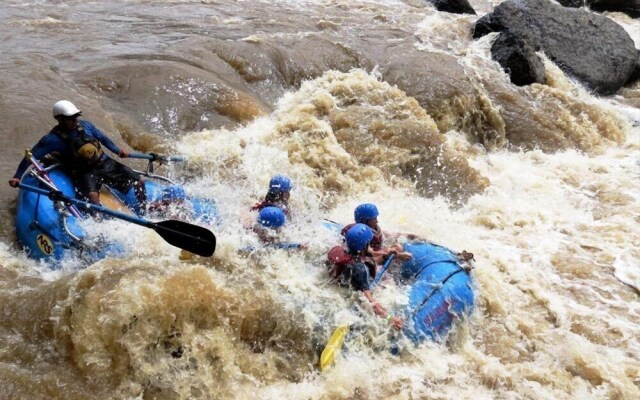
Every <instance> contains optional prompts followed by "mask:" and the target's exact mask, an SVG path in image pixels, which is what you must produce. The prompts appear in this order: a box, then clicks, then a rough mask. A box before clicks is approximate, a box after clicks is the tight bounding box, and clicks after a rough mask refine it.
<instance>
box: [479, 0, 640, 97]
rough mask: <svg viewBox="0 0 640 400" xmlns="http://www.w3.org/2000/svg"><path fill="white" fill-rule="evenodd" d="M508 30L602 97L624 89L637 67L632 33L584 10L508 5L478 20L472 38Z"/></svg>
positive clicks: (538, 1)
mask: <svg viewBox="0 0 640 400" xmlns="http://www.w3.org/2000/svg"><path fill="white" fill-rule="evenodd" d="M504 30H508V31H509V32H510V33H511V34H512V35H514V36H517V37H519V38H521V39H523V40H524V41H526V42H528V43H529V44H530V45H531V46H533V47H534V48H539V49H540V50H541V51H543V52H544V53H545V54H546V55H547V56H548V57H549V58H550V59H551V60H552V61H553V62H554V63H556V64H557V65H558V66H560V68H561V69H562V70H563V71H564V72H565V73H567V74H569V75H571V76H574V77H575V78H577V79H579V80H580V81H582V82H583V83H584V84H585V85H586V86H587V87H589V88H590V89H591V90H593V91H595V92H597V93H599V94H602V95H608V94H612V93H615V92H616V91H617V90H618V89H620V88H621V87H622V86H623V85H624V84H625V83H626V82H627V81H628V80H629V78H630V77H631V75H632V73H633V70H634V69H635V66H636V62H637V55H636V49H635V47H634V43H633V40H631V38H630V37H629V34H628V33H627V32H626V31H625V30H624V29H623V28H622V27H621V26H620V25H618V24H616V23H615V22H613V21H612V20H611V19H609V18H607V17H604V16H601V15H597V14H593V13H589V12H587V11H584V10H574V9H567V8H564V7H561V6H558V5H555V4H552V3H550V2H548V1H546V0H531V1H527V2H519V1H508V2H504V3H502V4H500V5H499V6H498V7H496V9H495V11H494V12H493V13H491V14H488V15H485V16H484V17H482V18H481V19H480V20H478V21H477V23H476V24H475V26H474V30H473V36H474V37H475V38H478V37H481V36H484V35H486V34H487V33H489V32H498V31H504ZM492 51H493V52H494V53H495V52H497V51H499V48H498V47H494V48H492ZM503 67H505V65H503Z"/></svg>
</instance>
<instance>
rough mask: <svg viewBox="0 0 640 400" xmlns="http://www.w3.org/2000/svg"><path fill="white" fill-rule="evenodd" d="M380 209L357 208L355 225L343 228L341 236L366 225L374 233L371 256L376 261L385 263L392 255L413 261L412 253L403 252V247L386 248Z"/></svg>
mask: <svg viewBox="0 0 640 400" xmlns="http://www.w3.org/2000/svg"><path fill="white" fill-rule="evenodd" d="M379 215H380V213H379V212H378V208H377V207H376V205H375V204H372V203H363V204H360V205H359V206H357V207H356V208H355V210H354V211H353V217H354V220H355V223H352V224H349V225H346V226H345V227H344V228H342V231H341V232H340V234H341V235H342V236H346V233H347V231H349V229H351V227H353V226H355V225H356V224H364V225H366V226H368V227H369V228H370V229H371V232H372V233H373V239H372V240H371V245H370V247H371V254H372V255H373V257H375V258H376V261H378V262H379V263H383V262H384V260H385V259H386V258H388V257H389V256H390V255H391V254H396V255H397V257H398V258H399V259H400V260H409V259H411V257H412V256H411V253H407V252H405V251H403V250H404V249H403V248H402V245H400V244H399V243H394V244H392V245H391V246H388V247H384V246H383V244H384V240H385V233H384V232H383V230H382V228H381V227H380V224H379V223H378V216H379Z"/></svg>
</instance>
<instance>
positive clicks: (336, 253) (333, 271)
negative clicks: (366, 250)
mask: <svg viewBox="0 0 640 400" xmlns="http://www.w3.org/2000/svg"><path fill="white" fill-rule="evenodd" d="M327 261H328V262H329V266H330V268H329V275H330V276H331V278H333V279H339V278H340V277H341V276H342V274H343V273H344V271H345V270H346V269H347V268H348V267H350V266H352V265H353V264H355V263H357V262H361V263H363V264H364V265H366V266H367V269H368V270H369V276H370V277H371V278H375V276H376V263H375V261H373V259H371V258H370V257H359V256H355V255H353V254H349V252H348V251H347V249H345V248H344V247H343V246H334V247H333V248H331V250H329V253H328V254H327Z"/></svg>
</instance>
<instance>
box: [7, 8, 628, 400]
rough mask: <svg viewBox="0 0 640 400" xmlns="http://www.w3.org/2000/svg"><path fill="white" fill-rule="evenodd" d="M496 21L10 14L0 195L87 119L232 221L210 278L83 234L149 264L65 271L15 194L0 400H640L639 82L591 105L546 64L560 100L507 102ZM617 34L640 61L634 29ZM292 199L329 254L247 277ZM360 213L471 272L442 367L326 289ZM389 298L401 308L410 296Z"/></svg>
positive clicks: (146, 242) (262, 267) (425, 15)
mask: <svg viewBox="0 0 640 400" xmlns="http://www.w3.org/2000/svg"><path fill="white" fill-rule="evenodd" d="M499 3H500V2H499V1H487V0H474V1H471V5H472V6H473V7H474V9H475V10H476V11H477V13H478V16H469V15H464V16H462V15H454V14H448V13H439V12H437V11H436V10H435V9H434V8H433V6H431V5H430V4H428V3H426V2H422V1H418V0H407V1H394V0H378V1H347V0H332V1H311V0H301V1H251V2H247V1H237V2H226V1H215V0H202V1H191V0H182V1H178V0H168V1H153V0H131V1H124V0H109V1H80V0H77V1H73V0H56V1H44V0H35V1H17V0H6V1H4V2H2V4H1V5H0V54H2V56H1V57H0V71H1V72H2V73H1V74H0V107H1V108H2V110H3V111H4V112H3V124H2V128H1V131H2V134H1V136H0V152H1V153H2V157H1V158H0V170H1V171H2V173H3V176H5V180H8V179H9V178H10V177H11V176H12V175H13V173H14V171H15V168H16V166H17V164H18V162H19V161H20V158H21V157H22V155H23V152H24V149H25V148H28V147H30V146H33V145H34V144H35V143H36V142H37V140H38V139H39V138H40V137H41V136H42V135H44V134H45V133H46V132H47V131H48V130H49V129H50V128H51V127H52V126H53V124H54V122H55V121H54V120H53V119H52V118H51V114H50V110H51V105H52V104H53V103H54V102H55V101H57V100H59V99H68V100H71V101H73V102H74V103H75V104H76V105H78V106H79V107H80V108H81V109H82V110H83V114H84V118H86V119H88V120H90V121H92V122H93V123H95V124H96V125H97V126H98V127H99V128H101V129H102V130H103V131H105V132H106V133H107V134H108V135H109V136H110V137H111V138H113V139H114V140H115V141H116V142H117V143H118V144H119V145H121V146H124V147H126V148H130V149H134V150H136V151H140V152H149V151H155V152H161V153H167V154H180V155H184V156H185V157H186V158H187V162H185V163H173V164H170V165H169V166H164V167H162V168H161V169H160V171H161V172H163V173H165V174H168V175H170V176H171V177H172V178H174V179H176V180H178V181H180V182H182V183H184V187H185V189H186V190H187V192H188V193H189V194H190V195H194V196H200V197H204V198H210V199H214V200H215V201H216V202H217V204H218V207H219V210H220V216H221V222H220V224H219V225H218V226H216V227H213V228H212V229H213V230H214V232H215V233H216V236H217V238H218V249H217V250H216V254H215V255H214V256H213V257H212V258H210V259H205V258H199V257H192V258H190V259H181V258H180V250H179V249H176V248H173V247H171V246H169V245H167V244H166V243H165V242H164V241H163V240H162V239H160V238H159V237H158V236H157V235H155V233H154V232H153V231H151V230H149V229H145V228H141V227H138V226H135V225H131V224H126V223H124V222H120V221H116V220H112V221H105V222H102V223H93V222H88V224H95V226H93V227H92V228H94V229H95V230H96V231H98V232H100V233H101V234H102V235H103V236H104V237H107V238H110V239H112V240H120V241H122V240H124V241H125V242H126V246H127V248H128V250H129V252H128V253H127V254H128V255H127V256H126V257H124V258H107V259H105V260H102V261H99V262H96V263H93V264H90V265H85V264H83V263H82V262H80V261H78V260H68V261H66V262H64V263H63V265H62V268H61V269H58V270H51V269H50V268H48V266H47V265H46V264H44V263H37V262H35V261H33V260H30V259H29V258H27V256H26V255H25V253H24V252H23V251H22V249H20V247H19V246H18V245H17V244H16V241H15V233H14V222H13V221H14V219H13V218H14V215H15V204H16V203H15V198H16V191H15V190H14V189H12V188H11V187H9V185H7V184H6V183H5V184H4V185H0V201H1V205H2V207H0V383H1V387H2V390H0V399H51V398H56V399H58V398H59V399H96V398H114V399H121V398H126V399H134V398H139V399H190V398H202V399H249V398H251V399H255V398H259V399H282V398H291V399H354V398H355V399H460V398H473V399H586V398H589V399H637V398H640V363H639V361H638V360H639V359H640V339H639V338H640V324H639V322H638V321H640V302H639V293H640V83H638V82H636V83H635V84H633V85H631V86H628V87H626V88H623V89H622V90H621V91H620V92H619V93H618V94H617V95H615V96H611V97H607V98H602V97H596V96H594V95H592V94H591V93H589V91H588V90H586V89H584V87H582V86H581V85H580V84H579V83H577V82H575V81H573V80H572V79H571V78H570V77H568V76H566V75H564V74H563V72H562V71H561V70H560V69H559V68H557V67H556V66H554V65H553V64H552V63H551V62H550V61H548V60H546V59H545V67H546V69H547V82H548V84H547V85H537V84H536V85H531V86H525V87H515V86H513V85H512V84H511V83H510V81H509V77H508V76H507V75H506V74H505V73H504V71H502V70H501V68H500V67H499V65H498V64H497V63H496V62H494V61H492V60H491V56H490V46H491V42H492V40H493V38H495V35H488V36H487V37H484V38H481V39H479V40H473V39H472V38H471V34H470V28H471V26H472V25H473V23H474V22H475V21H476V20H477V19H478V18H479V17H480V16H481V15H483V14H484V13H487V12H490V11H491V10H492V9H493V7H494V6H495V5H497V4H499ZM607 15H608V16H609V17H610V18H612V19H614V20H615V21H616V22H618V23H619V24H620V25H622V26H623V27H624V28H625V29H626V30H627V32H628V33H629V34H630V35H631V37H632V38H633V40H634V41H635V43H636V47H640V22H639V21H638V20H633V19H631V18H629V17H627V16H625V15H624V14H619V13H609V14H607ZM126 162H127V163H128V164H130V165H132V166H135V167H138V168H142V167H144V165H143V164H141V163H140V162H139V161H130V162H129V160H128V161H126ZM277 173H284V174H287V175H289V176H290V177H291V178H292V180H293V181H294V185H295V186H294V189H293V191H292V195H291V196H292V197H291V207H292V210H293V211H292V213H293V217H292V219H291V221H290V223H289V224H288V225H287V228H286V231H285V234H286V235H287V237H288V238H289V239H290V240H291V241H301V242H304V243H305V244H306V245H307V250H305V251H294V252H291V251H289V252H288V251H280V250H278V251H258V252H255V253H253V254H251V255H246V254H242V253H239V252H238V249H240V248H242V247H243V246H247V245H255V243H256V239H255V237H254V235H253V233H252V232H250V231H248V230H247V229H246V228H245V226H246V225H247V224H249V223H250V222H251V221H252V219H253V218H255V215H253V214H252V213H251V212H249V207H250V206H251V205H252V204H253V203H254V202H256V201H258V200H259V199H260V197H261V196H263V195H264V192H265V188H266V187H267V184H268V181H269V179H270V177H271V176H273V175H275V174H277ZM363 202H374V203H376V204H377V205H378V208H379V209H380V212H381V215H380V218H379V220H380V223H381V225H382V227H383V228H384V229H385V230H386V231H389V232H411V233H414V234H417V235H420V236H422V237H425V238H428V239H429V240H431V241H433V242H435V243H438V244H441V245H444V246H447V247H449V248H451V249H454V250H457V251H461V250H463V249H464V250H467V251H470V252H472V253H474V255H475V259H476V263H475V269H474V271H473V273H472V276H473V279H474V283H475V290H476V295H477V308H476V310H475V312H474V313H473V315H472V316H471V318H469V319H468V320H466V321H462V323H460V324H459V325H458V326H457V328H456V329H455V330H454V331H453V332H452V333H451V335H449V337H448V338H447V340H446V341H444V342H443V343H424V344H422V345H420V346H419V347H414V346H413V345H412V344H410V343H408V342H407V341H406V340H405V339H403V338H402V337H399V338H397V340H399V343H400V345H401V347H402V351H401V353H400V354H399V355H392V354H391V353H390V352H389V339H390V338H391V337H393V336H395V334H394V332H393V331H392V330H390V328H389V326H388V325H387V324H386V323H385V321H384V320H382V319H380V318H377V317H376V316H375V315H374V314H373V312H372V310H371V308H370V307H369V306H367V303H366V301H362V299H361V298H360V297H359V296H358V295H357V294H355V295H354V294H350V293H349V292H348V291H346V290H343V289H340V288H336V287H335V286H334V284H333V283H331V282H329V280H328V276H327V272H326V269H325V268H324V260H325V258H326V252H327V250H328V249H329V248H330V247H332V246H333V245H335V244H336V243H335V238H334V237H333V236H332V235H331V234H330V232H328V231H327V230H326V229H324V228H323V227H322V224H321V222H322V220H323V219H324V218H327V219H330V220H334V221H339V222H342V223H348V222H350V221H351V219H352V212H353V208H354V207H355V206H356V205H357V204H359V203H363ZM182 258H185V257H182ZM375 296H376V298H378V299H379V300H380V302H381V303H382V304H383V305H384V307H386V308H387V309H389V310H395V311H400V310H402V309H403V307H404V305H405V304H406V303H407V293H406V288H405V287H403V286H401V285H395V284H393V283H392V282H388V283H387V284H386V286H385V287H383V288H381V289H377V290H376V292H375ZM345 323H348V324H351V325H354V326H357V327H358V329H357V334H355V335H352V336H351V338H350V340H349V342H348V344H347V347H348V348H347V350H346V351H345V352H343V353H341V354H340V355H339V356H338V357H337V360H336V364H335V366H334V367H333V368H331V369H329V370H328V371H326V372H324V373H320V372H319V371H318V370H317V367H316V365H317V362H318V352H319V350H321V349H322V348H323V347H324V345H325V344H326V341H327V339H328V337H329V336H330V335H331V332H333V330H334V329H335V328H336V327H337V326H338V325H341V324H345Z"/></svg>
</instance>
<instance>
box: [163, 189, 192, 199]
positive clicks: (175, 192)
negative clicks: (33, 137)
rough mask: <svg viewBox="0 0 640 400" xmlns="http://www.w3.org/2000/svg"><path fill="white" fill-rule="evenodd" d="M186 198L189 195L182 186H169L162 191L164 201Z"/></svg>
mask: <svg viewBox="0 0 640 400" xmlns="http://www.w3.org/2000/svg"><path fill="white" fill-rule="evenodd" d="M186 197H187V193H185V191H184V189H183V188H181V187H180V186H169V187H166V188H164V189H163V190H162V200H165V201H178V200H184V199H185V198H186Z"/></svg>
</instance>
